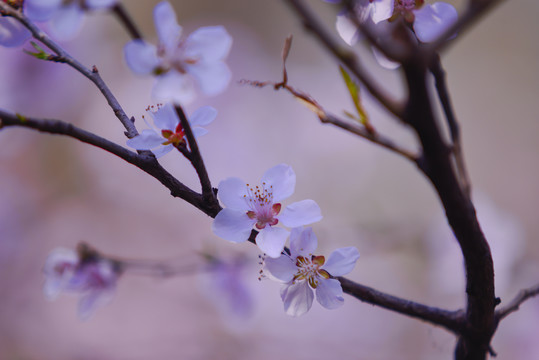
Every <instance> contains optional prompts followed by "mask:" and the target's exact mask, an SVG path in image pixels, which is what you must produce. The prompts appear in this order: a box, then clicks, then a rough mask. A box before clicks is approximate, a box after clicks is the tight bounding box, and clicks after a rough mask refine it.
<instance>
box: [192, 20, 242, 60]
mask: <svg viewBox="0 0 539 360" xmlns="http://www.w3.org/2000/svg"><path fill="white" fill-rule="evenodd" d="M231 47H232V37H231V36H230V35H229V34H228V32H227V31H226V29H225V28H224V27H223V26H205V27H201V28H199V29H197V30H195V31H194V32H193V33H191V34H190V35H189V36H188V37H187V39H186V40H185V52H184V56H185V57H187V58H193V59H200V60H202V61H203V62H215V61H218V60H223V59H224V58H226V57H227V56H228V53H229V52H230V48H231Z"/></svg>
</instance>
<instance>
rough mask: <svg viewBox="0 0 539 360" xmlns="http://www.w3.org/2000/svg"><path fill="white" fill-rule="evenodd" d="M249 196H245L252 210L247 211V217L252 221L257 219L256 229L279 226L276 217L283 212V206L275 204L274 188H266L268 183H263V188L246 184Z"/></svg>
mask: <svg viewBox="0 0 539 360" xmlns="http://www.w3.org/2000/svg"><path fill="white" fill-rule="evenodd" d="M246 186H247V194H246V195H243V197H244V198H245V200H246V201H247V205H249V208H250V209H251V210H249V211H247V216H249V218H250V219H256V220H257V222H256V225H255V226H256V228H257V229H258V230H262V229H264V228H265V227H266V225H270V226H273V225H277V223H278V222H279V219H277V218H276V217H275V216H277V215H278V214H279V212H280V211H281V204H280V203H277V204H274V203H273V186H271V185H270V186H269V188H267V187H266V183H265V182H263V183H262V186H258V185H257V186H255V187H254V188H253V187H251V186H249V184H246Z"/></svg>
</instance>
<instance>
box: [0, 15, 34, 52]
mask: <svg viewBox="0 0 539 360" xmlns="http://www.w3.org/2000/svg"><path fill="white" fill-rule="evenodd" d="M30 36H32V34H31V33H30V31H29V30H28V29H27V28H25V27H24V26H23V25H22V24H21V23H19V22H18V21H17V20H15V19H14V18H11V17H5V16H2V17H0V46H6V47H17V46H20V45H22V44H24V42H25V41H26V40H27V39H29V38H30Z"/></svg>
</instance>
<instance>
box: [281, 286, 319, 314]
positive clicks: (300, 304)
mask: <svg viewBox="0 0 539 360" xmlns="http://www.w3.org/2000/svg"><path fill="white" fill-rule="evenodd" d="M281 299H282V300H283V303H284V311H285V312H286V313H287V314H288V315H291V316H301V315H303V314H305V313H306V312H307V311H309V309H310V308H311V306H312V305H313V299H314V294H313V291H312V290H311V288H310V287H309V285H307V282H306V281H302V282H298V283H290V284H287V285H285V286H283V288H282V289H281Z"/></svg>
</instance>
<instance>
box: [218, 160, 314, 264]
mask: <svg viewBox="0 0 539 360" xmlns="http://www.w3.org/2000/svg"><path fill="white" fill-rule="evenodd" d="M295 186H296V174H295V173H294V171H293V170H292V168H291V167H290V166H288V165H286V164H280V165H277V166H274V167H272V168H271V169H269V170H268V171H266V172H265V173H264V175H263V176H262V183H261V184H260V185H256V186H251V185H249V184H246V183H245V182H244V181H243V180H241V179H238V178H228V179H225V180H223V181H221V182H220V183H219V191H218V192H217V195H218V196H219V199H220V200H221V202H222V203H223V205H224V206H225V208H224V209H223V210H221V211H220V212H219V214H217V216H216V217H215V220H214V221H213V224H212V230H213V232H214V233H215V235H217V236H219V237H221V238H223V239H226V240H229V241H232V242H236V243H239V242H243V241H245V240H247V239H248V238H249V235H250V234H251V230H252V229H253V226H254V227H255V228H256V230H258V232H259V233H258V235H257V236H256V244H257V245H258V247H259V248H260V250H262V251H263V252H265V253H266V254H267V255H268V256H271V257H278V256H279V255H280V254H281V252H282V251H283V248H284V244H285V242H286V239H287V238H288V234H289V231H288V230H285V229H283V228H279V227H275V225H277V223H278V222H279V221H280V222H282V224H283V225H285V226H288V227H297V226H303V225H307V224H311V223H313V222H316V221H319V220H320V219H322V215H321V214H320V208H319V207H318V205H317V204H316V202H314V201H313V200H303V201H299V202H295V203H293V204H290V205H288V206H287V207H286V208H285V209H284V210H283V211H282V212H281V209H282V205H281V201H282V200H284V199H286V198H287V197H289V196H290V195H292V193H293V192H294V188H295Z"/></svg>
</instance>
